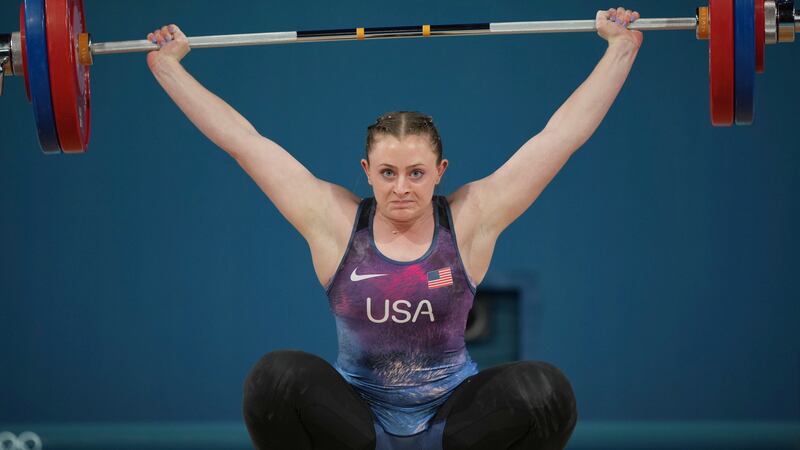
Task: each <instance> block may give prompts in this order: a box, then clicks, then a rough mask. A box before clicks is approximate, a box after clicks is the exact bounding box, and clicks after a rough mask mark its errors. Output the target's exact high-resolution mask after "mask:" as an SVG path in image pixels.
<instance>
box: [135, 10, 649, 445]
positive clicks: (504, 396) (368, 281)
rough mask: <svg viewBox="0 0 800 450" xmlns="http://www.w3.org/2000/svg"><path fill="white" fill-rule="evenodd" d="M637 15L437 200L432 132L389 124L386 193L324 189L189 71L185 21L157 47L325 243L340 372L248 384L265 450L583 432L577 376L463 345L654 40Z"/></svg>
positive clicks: (379, 170)
mask: <svg viewBox="0 0 800 450" xmlns="http://www.w3.org/2000/svg"><path fill="white" fill-rule="evenodd" d="M638 18H639V14H638V13H636V12H632V11H630V10H625V9H623V8H618V9H610V10H608V11H599V12H598V13H597V17H596V21H597V30H598V34H599V35H600V36H601V37H602V38H604V39H605V40H607V41H608V48H607V50H606V52H605V54H604V55H603V57H602V59H601V60H600V62H599V63H598V64H597V66H596V68H595V69H594V71H593V72H592V73H591V75H590V76H589V77H588V79H587V80H586V81H585V82H584V83H583V84H582V85H581V86H580V87H579V88H578V89H577V90H576V91H575V92H574V93H573V94H572V95H571V96H570V97H569V99H567V101H566V102H565V103H564V104H563V105H562V106H561V107H560V108H559V109H558V111H556V113H555V114H554V115H553V116H552V118H551V119H550V120H549V122H548V123H547V125H546V126H545V127H544V129H543V130H542V131H541V132H540V133H539V134H537V135H536V136H534V137H533V138H531V139H530V140H529V141H528V142H526V143H525V144H524V145H523V146H522V147H521V148H520V149H519V150H518V151H517V152H516V153H515V154H514V155H513V156H512V157H511V158H510V159H509V160H508V161H507V162H506V163H505V164H503V166H502V167H500V168H499V169H497V170H496V171H495V172H494V173H492V174H491V175H490V176H488V177H486V178H484V179H481V180H478V181H474V182H472V183H469V184H466V185H464V186H462V187H461V188H460V189H458V190H456V191H455V192H454V193H452V194H450V195H449V196H447V197H442V196H435V195H433V191H434V187H435V186H436V185H437V184H438V183H439V181H440V180H441V179H442V176H444V173H445V170H446V169H447V165H448V161H447V160H446V159H443V157H442V143H441V140H440V137H439V133H438V131H437V129H436V126H435V125H434V124H433V120H432V119H431V118H430V117H427V116H425V115H422V114H419V113H414V112H405V111H401V112H393V113H389V114H386V115H384V116H381V117H379V118H378V119H377V121H376V122H375V123H374V124H372V125H370V126H369V127H368V129H367V139H366V155H365V158H364V159H362V160H361V167H362V168H363V170H364V173H365V175H366V177H367V180H368V182H369V184H370V186H372V189H373V194H374V196H373V197H370V198H366V199H360V198H359V197H357V196H356V195H354V194H353V193H351V192H349V191H347V190H346V189H344V188H342V187H340V186H337V185H334V184H331V183H328V182H325V181H323V180H320V179H317V178H316V177H314V175H312V174H311V173H309V171H308V170H307V169H306V168H305V167H303V165H301V164H300V163H299V162H298V161H297V160H295V159H294V158H293V157H292V155H291V154H289V153H288V152H287V151H286V150H284V149H283V148H281V147H280V146H279V145H278V144H276V143H275V142H273V141H271V140H269V139H267V138H265V137H263V136H261V135H260V134H259V133H258V131H257V130H256V129H255V128H254V127H253V126H252V125H251V124H250V123H249V122H248V121H247V120H245V119H244V118H243V117H242V116H241V115H239V114H238V113H237V112H236V111H235V110H234V109H232V108H231V107H230V106H229V105H227V104H226V103H225V102H224V101H222V100H221V99H219V98H218V97H216V96H215V95H214V94H212V93H211V92H209V91H208V90H206V89H205V88H204V87H203V86H201V85H200V84H199V83H198V82H197V81H196V80H195V79H194V78H193V77H192V76H191V75H189V73H187V72H186V70H184V68H183V67H182V65H181V63H180V62H181V60H182V58H183V57H184V56H186V54H187V53H188V52H189V45H188V41H187V39H186V36H185V35H184V34H183V33H182V32H181V30H180V29H179V28H178V27H177V26H175V25H169V26H165V27H163V28H161V29H159V30H156V31H154V32H153V33H151V34H149V35H148V39H149V40H151V41H153V42H155V43H157V44H159V45H160V50H158V51H154V52H151V53H150V54H148V56H147V62H148V65H149V67H150V69H151V70H152V72H153V74H154V75H155V78H156V79H157V80H158V82H159V83H160V84H161V86H162V87H163V88H164V90H165V91H166V92H167V94H168V95H169V96H170V97H171V98H172V99H173V100H174V101H175V103H176V104H177V105H178V107H179V108H180V109H181V110H182V111H183V112H184V113H185V114H186V115H187V116H188V118H189V119H190V120H191V121H192V122H193V123H194V124H195V125H196V126H197V127H198V128H199V129H200V131H201V132H202V133H203V134H205V135H206V136H207V137H208V138H209V139H211V141H213V142H214V143H215V144H216V145H218V146H219V147H221V148H222V149H223V150H225V151H226V152H228V153H229V154H230V155H231V156H232V157H234V158H235V159H236V161H237V162H238V163H239V164H240V165H241V167H242V168H243V169H244V170H245V171H246V172H247V173H248V174H249V175H250V176H251V177H252V178H253V179H254V180H255V182H256V183H257V184H258V186H259V187H260V188H261V189H262V190H263V191H264V193H265V194H266V195H267V196H268V197H269V199H270V200H271V201H272V202H273V203H274V204H275V206H276V207H277V208H278V210H279V211H280V212H281V214H283V216H284V217H286V219H287V220H288V221H289V222H290V223H291V224H292V225H294V227H295V228H296V229H297V230H298V231H299V232H300V233H301V234H302V235H303V237H304V238H305V239H306V241H307V242H308V245H309V247H310V249H311V257H312V260H313V263H314V269H315V271H316V275H317V278H318V279H319V281H320V283H321V284H322V286H323V287H324V288H325V291H326V293H327V295H328V297H329V301H330V307H331V310H332V311H333V313H334V315H335V318H336V325H337V332H338V338H339V355H338V358H337V361H336V363H335V365H333V366H331V365H330V364H328V363H327V362H326V361H324V360H323V359H321V358H319V357H317V356H315V355H311V354H308V353H305V352H301V351H273V352H270V353H268V354H266V355H265V356H264V357H262V358H261V360H259V361H258V362H257V363H256V364H255V366H254V367H253V369H252V371H251V372H250V374H249V375H248V377H247V380H246V381H245V386H244V400H243V403H244V404H243V414H244V419H245V422H246V424H247V428H248V431H249V433H250V437H251V439H252V441H253V444H254V445H255V447H256V448H259V449H274V450H287V449H303V450H306V449H362V450H372V449H378V450H381V449H405V448H414V449H431V450H432V449H445V450H454V449H487V450H488V449H491V450H498V449H541V450H550V449H562V448H564V447H565V446H566V443H567V441H568V440H569V438H570V435H571V434H572V431H573V429H574V427H575V423H576V421H577V408H576V402H575V396H574V394H573V391H572V387H571V385H570V382H569V381H568V379H567V378H566V377H565V376H564V374H563V373H562V372H561V371H560V370H559V369H558V368H556V367H554V366H553V365H551V364H548V363H546V362H540V361H523V362H515V363H510V364H505V365H501V366H496V367H492V368H489V369H485V370H482V371H478V369H477V367H476V364H475V363H474V362H473V361H472V360H471V359H470V356H469V354H468V353H467V351H466V347H465V344H464V329H465V326H466V322H467V315H468V312H469V310H470V308H471V307H472V301H473V298H474V296H475V288H476V286H477V285H478V284H480V282H481V280H482V279H483V277H484V275H485V274H486V272H487V270H488V268H489V262H490V260H491V257H492V251H493V249H494V245H495V241H496V240H497V238H498V236H499V235H500V233H501V232H502V231H503V230H504V229H505V228H506V227H507V226H509V225H510V224H511V223H512V222H513V221H514V220H515V219H516V218H517V217H519V216H520V215H521V214H522V213H523V212H524V211H525V210H527V209H528V207H530V205H531V204H532V203H533V202H534V200H536V198H537V197H538V196H539V194H540V193H541V192H542V190H543V189H544V188H545V186H547V184H548V183H549V182H550V180H551V179H552V178H553V177H554V176H555V175H556V173H557V172H558V171H559V170H560V169H561V167H562V166H563V165H564V164H565V163H566V162H567V160H568V159H569V157H570V156H571V155H572V154H573V153H574V152H575V151H576V150H577V149H578V148H580V147H581V146H582V145H583V144H584V143H585V142H586V141H587V140H588V139H589V137H590V136H591V135H592V134H593V133H594V131H595V129H596V128H597V127H598V125H599V124H600V122H601V121H602V120H603V118H604V117H605V115H606V113H607V112H608V110H609V108H610V107H611V104H612V103H613V101H614V99H615V98H616V96H617V94H618V93H619V91H620V89H621V88H622V85H623V83H624V82H625V79H626V78H627V76H628V73H629V71H630V69H631V66H632V65H633V62H634V59H635V58H636V55H637V53H638V50H639V47H640V46H641V43H642V34H641V33H640V32H638V31H631V30H628V29H627V25H628V24H629V23H630V22H632V21H634V20H636V19H638Z"/></svg>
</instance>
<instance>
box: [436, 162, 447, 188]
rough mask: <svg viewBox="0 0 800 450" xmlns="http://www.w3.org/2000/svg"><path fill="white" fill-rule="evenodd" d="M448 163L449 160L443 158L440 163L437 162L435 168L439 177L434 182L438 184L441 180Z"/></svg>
mask: <svg viewBox="0 0 800 450" xmlns="http://www.w3.org/2000/svg"><path fill="white" fill-rule="evenodd" d="M448 164H450V161H448V160H446V159H443V160H442V162H441V163H439V167H437V168H436V173H437V175H438V176H439V179H438V180H436V184H439V182H440V181H442V177H443V176H444V171H445V170H447V165H448Z"/></svg>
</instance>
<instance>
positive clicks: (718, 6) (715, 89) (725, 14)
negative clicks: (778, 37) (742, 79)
mask: <svg viewBox="0 0 800 450" xmlns="http://www.w3.org/2000/svg"><path fill="white" fill-rule="evenodd" d="M709 9H710V15H711V42H710V43H709V46H708V53H709V66H708V72H709V78H710V79H711V123H712V124H713V125H714V126H718V127H719V126H730V125H733V111H734V110H733V74H734V71H733V70H734V69H733V2H732V1H731V0H711V1H710V4H709Z"/></svg>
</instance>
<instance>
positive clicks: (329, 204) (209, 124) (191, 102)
mask: <svg viewBox="0 0 800 450" xmlns="http://www.w3.org/2000/svg"><path fill="white" fill-rule="evenodd" d="M148 39H149V40H151V41H155V42H158V43H160V44H161V49H160V50H159V51H155V52H151V53H150V54H148V57H147V62H148V65H149V67H150V69H151V71H152V72H153V74H154V76H155V77H156V79H157V80H158V82H159V83H160V84H161V86H162V87H163V88H164V90H165V91H166V92H167V94H168V95H169V96H170V97H171V98H172V100H173V101H174V102H175V104H177V105H178V107H179V108H180V109H181V111H183V112H184V114H186V116H187V117H188V118H189V120H191V122H192V123H193V124H194V125H195V126H196V127H197V128H198V129H199V130H200V131H201V132H202V133H203V134H204V135H205V136H207V137H208V138H209V139H210V140H211V141H212V142H214V143H215V144H216V145H218V146H219V147H220V148H222V149H223V150H225V151H226V152H227V153H229V154H230V155H231V156H232V157H234V158H235V159H236V161H237V162H238V163H239V164H240V165H241V166H242V168H243V169H244V170H245V171H246V172H247V173H248V174H249V175H250V176H251V177H252V178H253V180H255V182H256V183H257V184H258V186H259V187H260V188H261V189H262V190H263V191H264V193H265V194H266V195H267V196H268V197H269V199H270V200H271V201H272V202H273V203H274V204H275V206H276V207H277V208H278V210H279V211H280V212H281V213H282V214H283V215H284V216H285V217H286V219H288V220H289V222H290V223H291V224H292V225H293V226H294V227H295V228H297V229H298V231H300V233H301V234H303V236H304V237H306V239H309V237H311V236H309V235H312V234H314V233H315V232H318V231H319V229H320V228H325V227H329V226H331V225H332V224H335V223H336V219H337V218H338V216H339V215H342V217H345V216H344V215H343V214H344V213H343V212H342V209H343V208H342V207H339V205H336V204H335V203H337V202H345V203H351V204H355V205H357V202H358V199H357V198H356V197H355V196H354V195H353V194H351V193H349V192H348V191H347V190H346V189H344V188H341V187H339V186H336V185H333V184H331V183H328V182H325V181H322V180H320V179H318V178H316V177H315V176H314V175H312V174H311V173H310V172H309V171H308V170H307V169H306V168H305V167H304V166H303V165H302V164H300V163H299V162H298V161H297V160H296V159H295V158H294V157H293V156H292V155H291V154H289V152H287V151H286V150H284V149H283V148H282V147H281V146H279V145H278V144H276V143H275V142H273V141H271V140H269V139H267V138H266V137H264V136H262V135H261V134H259V133H258V131H256V129H255V128H254V127H253V126H252V125H251V124H250V122H248V121H247V120H246V119H245V118H244V117H242V116H241V115H240V114H239V113H238V112H237V111H236V110H234V109H233V108H232V107H231V106H230V105H228V104H227V103H225V102H224V101H223V100H222V99H220V98H219V97H217V96H216V95H214V94H213V93H211V92H210V91H208V90H207V89H206V88H205V87H203V86H202V85H201V84H200V83H199V82H198V81H197V80H196V79H195V78H194V77H192V76H191V75H190V74H189V73H188V72H187V71H186V70H185V69H184V67H183V66H182V65H181V62H180V61H181V59H183V57H184V56H185V55H186V54H187V53H188V52H189V44H188V40H187V39H186V36H185V35H184V34H183V33H182V32H181V30H180V29H179V28H178V27H177V26H175V25H170V26H169V27H164V28H162V29H160V30H157V31H156V32H154V33H151V34H150V35H148ZM345 209H347V208H345ZM353 210H354V208H353ZM351 222H352V217H346V220H344V223H345V226H344V228H345V231H344V233H345V234H348V233H349V231H350V230H349V226H350V225H349V224H348V223H351Z"/></svg>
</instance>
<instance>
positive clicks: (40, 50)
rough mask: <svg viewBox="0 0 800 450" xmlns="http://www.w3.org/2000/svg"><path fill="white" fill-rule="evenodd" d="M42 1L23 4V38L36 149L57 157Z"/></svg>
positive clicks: (36, 0) (28, 1)
mask: <svg viewBox="0 0 800 450" xmlns="http://www.w3.org/2000/svg"><path fill="white" fill-rule="evenodd" d="M45 27H46V26H45V14H44V0H25V38H26V44H27V47H28V58H27V61H28V78H29V81H30V85H31V99H32V100H33V116H34V118H35V119H36V128H37V129H38V132H39V145H40V146H41V147H42V151H43V152H45V153H58V152H60V151H61V146H60V145H59V143H58V133H57V132H56V122H55V116H54V115H53V103H52V95H51V92H50V66H49V64H48V59H47V34H46V28H45Z"/></svg>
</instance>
